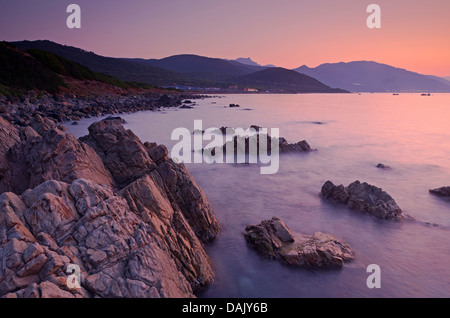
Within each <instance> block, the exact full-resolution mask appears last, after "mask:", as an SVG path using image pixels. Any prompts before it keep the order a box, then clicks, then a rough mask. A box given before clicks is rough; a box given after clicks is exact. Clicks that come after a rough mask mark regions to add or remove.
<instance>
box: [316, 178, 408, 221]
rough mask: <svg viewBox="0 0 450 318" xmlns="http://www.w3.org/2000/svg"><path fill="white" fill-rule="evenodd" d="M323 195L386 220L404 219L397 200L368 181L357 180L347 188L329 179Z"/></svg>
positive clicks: (322, 192) (352, 208)
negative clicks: (336, 184)
mask: <svg viewBox="0 0 450 318" xmlns="http://www.w3.org/2000/svg"><path fill="white" fill-rule="evenodd" d="M321 195H322V197H324V198H325V199H327V200H330V201H333V202H337V203H342V204H345V205H346V206H347V207H348V208H349V209H351V210H356V211H359V212H363V213H369V214H372V215H374V216H376V217H378V218H381V219H385V220H395V221H402V220H403V215H402V210H401V209H400V207H399V206H398V205H397V203H396V202H395V200H394V199H393V198H392V197H391V196H390V195H389V194H388V193H386V192H385V191H383V190H382V189H381V188H377V187H375V186H373V185H370V184H368V183H366V182H364V183H361V182H359V181H355V182H353V183H352V184H350V185H349V186H348V187H347V188H345V187H344V186H343V185H339V186H335V185H334V184H333V182H331V181H327V182H325V184H324V185H323V187H322V191H321Z"/></svg>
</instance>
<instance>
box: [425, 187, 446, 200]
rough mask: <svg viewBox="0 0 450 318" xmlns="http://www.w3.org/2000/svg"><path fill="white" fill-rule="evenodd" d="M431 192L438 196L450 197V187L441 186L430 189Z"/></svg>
mask: <svg viewBox="0 0 450 318" xmlns="http://www.w3.org/2000/svg"><path fill="white" fill-rule="evenodd" d="M430 193H431V194H434V195H436V196H438V197H444V198H450V187H441V188H438V189H432V190H430Z"/></svg>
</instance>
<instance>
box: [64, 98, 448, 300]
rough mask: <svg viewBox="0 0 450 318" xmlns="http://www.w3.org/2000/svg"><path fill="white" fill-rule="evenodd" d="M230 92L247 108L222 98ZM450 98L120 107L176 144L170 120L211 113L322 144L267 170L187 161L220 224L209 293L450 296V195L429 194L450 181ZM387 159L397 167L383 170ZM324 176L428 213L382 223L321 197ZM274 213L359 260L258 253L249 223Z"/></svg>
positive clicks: (215, 119) (80, 130)
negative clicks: (306, 261)
mask: <svg viewBox="0 0 450 318" xmlns="http://www.w3.org/2000/svg"><path fill="white" fill-rule="evenodd" d="M230 103H237V104H240V105H241V107H242V108H224V107H223V106H224V105H228V104H230ZM449 106H450V94H435V95H434V96H432V97H431V98H422V97H421V96H420V95H419V94H401V95H400V96H395V97H393V96H392V95H391V94H365V95H364V94H363V95H356V94H351V95H350V94H349V95H328V94H323V95H315V94H311V95H230V96H225V97H222V98H214V99H205V100H203V101H200V102H199V105H198V106H196V108H195V109H185V110H165V111H164V112H142V113H137V114H128V115H123V116H122V117H123V118H125V119H126V121H127V122H128V124H127V128H129V129H132V130H133V131H134V132H135V133H136V134H137V135H138V136H139V137H140V138H141V139H142V140H143V141H155V142H158V143H162V144H166V145H167V146H168V148H169V150H170V148H171V146H173V145H174V144H175V143H176V141H171V140H170V135H171V132H172V130H173V129H174V128H177V127H186V128H188V129H190V130H191V131H193V129H194V127H193V124H194V120H195V119H201V120H203V126H204V127H203V129H206V128H209V127H222V126H229V127H242V128H248V127H250V125H252V124H256V125H259V126H262V127H266V128H279V129H280V136H283V137H285V138H286V139H287V140H288V142H297V141H300V140H303V139H306V140H307V141H308V142H309V143H310V144H311V146H312V147H313V148H316V149H318V151H317V152H313V153H307V154H290V155H282V156H281V159H280V170H279V172H278V173H277V174H275V175H261V174H260V169H259V167H258V166H256V165H250V166H248V165H225V164H215V165H209V164H189V165H188V168H189V170H190V171H191V173H192V174H193V176H194V177H195V179H196V180H197V182H198V183H199V184H200V186H201V187H202V188H203V189H204V191H205V193H206V194H207V196H208V198H209V199H210V201H211V204H212V205H213V208H214V210H215V213H216V215H217V218H218V219H219V221H220V222H221V223H222V225H223V230H222V232H221V234H220V236H219V237H218V239H217V240H216V241H215V242H214V243H213V244H211V245H209V246H207V251H208V253H209V255H210V256H211V259H212V261H213V264H214V268H215V272H216V281H215V283H214V284H212V285H211V286H210V288H209V289H208V290H207V291H205V292H204V293H203V294H202V295H200V296H202V297H450V267H449V266H448V264H449V263H450V248H449V244H448V241H449V239H450V202H445V201H444V200H442V199H440V198H436V197H434V196H431V195H430V194H429V193H428V190H429V189H431V188H437V187H441V186H447V185H450V129H449V128H448V118H450V107H449ZM244 109H251V111H245V110H244ZM95 120H98V119H89V120H84V121H82V122H80V125H78V126H70V125H69V126H68V128H69V131H70V132H73V133H74V134H75V135H76V136H77V137H79V136H81V135H84V134H86V133H87V127H88V125H89V124H90V123H92V122H93V121H95ZM206 143H207V142H205V144H206ZM378 163H383V164H385V165H389V166H391V167H392V169H391V170H383V169H377V168H376V165H377V164H378ZM327 180H331V181H333V182H334V183H335V184H341V183H342V184H344V185H348V184H350V183H351V182H353V181H355V180H360V181H366V182H368V183H371V184H374V185H376V186H378V187H382V188H383V189H384V190H385V191H387V192H388V193H389V194H391V195H392V196H393V197H394V199H395V200H396V201H397V203H398V204H399V206H400V207H401V208H402V209H403V210H404V212H405V213H407V214H409V215H411V216H413V217H415V218H416V219H418V220H420V221H419V222H415V223H392V222H384V221H379V220H376V219H374V218H372V217H370V216H367V215H360V214H358V213H355V212H353V211H349V210H347V209H346V208H345V207H340V206H335V205H332V204H330V203H327V202H324V201H322V200H321V198H320V196H319V192H320V189H321V187H322V185H323V183H324V182H325V181H327ZM275 215H276V216H279V217H281V218H282V219H283V220H284V221H285V223H286V224H288V226H289V227H290V228H291V230H293V231H297V232H302V233H305V234H312V233H314V232H316V231H322V232H328V233H330V234H332V235H333V236H335V237H337V238H339V239H342V240H344V241H345V242H347V243H348V244H349V245H350V246H351V248H352V249H353V250H354V251H355V252H356V257H355V261H354V262H353V263H350V264H346V265H345V266H344V268H343V269H342V270H339V271H328V272H324V271H311V270H301V269H300V270H299V269H293V268H289V267H287V266H283V265H280V264H278V262H274V261H270V260H267V259H264V258H261V257H260V256H259V255H258V254H256V252H254V251H253V250H251V249H249V248H248V246H247V244H246V242H245V240H244V237H243V231H244V229H245V227H246V225H248V224H256V223H259V222H260V221H261V220H263V219H268V218H271V217H272V216H275ZM424 222H429V223H432V224H438V225H439V226H431V225H430V226H427V225H425V224H424ZM369 264H378V265H380V267H381V287H382V288H381V289H378V290H370V289H368V288H367V286H366V279H367V277H368V275H369V274H367V273H366V268H367V266H368V265H369Z"/></svg>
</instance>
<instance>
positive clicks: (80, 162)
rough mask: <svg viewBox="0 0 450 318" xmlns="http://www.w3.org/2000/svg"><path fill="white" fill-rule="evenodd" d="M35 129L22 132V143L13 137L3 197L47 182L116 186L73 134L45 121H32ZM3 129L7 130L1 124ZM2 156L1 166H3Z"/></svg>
mask: <svg viewBox="0 0 450 318" xmlns="http://www.w3.org/2000/svg"><path fill="white" fill-rule="evenodd" d="M33 126H34V127H35V128H36V129H37V130H38V131H39V132H40V133H38V132H37V131H36V130H34V128H32V127H30V126H28V127H26V128H22V131H21V132H22V133H21V135H22V139H19V140H17V137H16V135H13V136H11V138H10V139H9V143H5V145H6V144H7V145H10V146H11V147H10V148H9V149H8V150H7V152H6V153H5V154H4V156H3V164H0V166H3V169H0V170H3V173H2V174H1V176H2V178H1V180H0V193H2V192H8V191H9V192H14V193H16V194H20V193H22V192H23V191H25V190H27V189H31V188H34V187H36V186H38V185H39V184H41V183H42V182H44V181H47V180H58V181H64V182H67V183H71V182H72V181H74V180H76V179H79V178H86V179H90V180H92V181H95V182H96V183H98V184H105V185H108V186H113V185H114V180H113V179H112V176H111V174H110V173H109V171H108V170H107V169H106V168H105V166H104V165H103V162H102V160H101V159H100V157H99V156H98V155H97V153H96V152H95V151H94V150H93V149H92V148H91V147H90V146H89V145H87V144H85V143H82V142H80V141H78V140H77V139H76V138H75V137H74V136H73V135H72V134H68V133H66V132H65V131H64V130H62V129H61V128H60V127H57V126H56V125H53V126H52V125H51V124H50V122H49V121H45V120H43V119H42V118H40V117H39V118H37V119H34V120H33ZM0 127H1V128H3V129H5V127H7V126H4V125H2V123H1V122H0ZM1 158H2V154H1V152H0V162H2V159H1Z"/></svg>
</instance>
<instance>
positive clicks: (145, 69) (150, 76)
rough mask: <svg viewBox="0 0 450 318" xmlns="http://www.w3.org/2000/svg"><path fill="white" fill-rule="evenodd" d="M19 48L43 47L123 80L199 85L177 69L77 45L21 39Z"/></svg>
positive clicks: (163, 84) (42, 48) (153, 83)
mask: <svg viewBox="0 0 450 318" xmlns="http://www.w3.org/2000/svg"><path fill="white" fill-rule="evenodd" d="M12 44H14V45H15V46H17V47H18V48H20V49H24V50H28V49H40V50H44V51H48V52H51V53H54V54H57V55H59V56H62V57H64V58H66V59H68V60H71V61H74V62H76V63H79V64H81V65H84V66H86V67H88V68H89V69H91V70H93V71H95V72H99V73H103V74H110V75H112V76H114V77H117V78H119V79H121V80H122V81H133V82H141V83H147V84H152V85H158V86H167V85H174V84H190V85H193V84H195V85H197V84H198V83H197V82H194V81H192V80H189V79H188V78H187V77H184V76H180V75H179V74H177V73H176V72H172V71H170V70H165V69H161V68H158V67H154V66H151V65H145V64H141V63H135V62H132V61H127V60H124V59H118V58H111V57H104V56H100V55H97V54H95V53H93V52H89V51H85V50H82V49H79V48H76V47H72V46H66V45H61V44H58V43H54V42H51V41H21V42H12Z"/></svg>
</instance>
